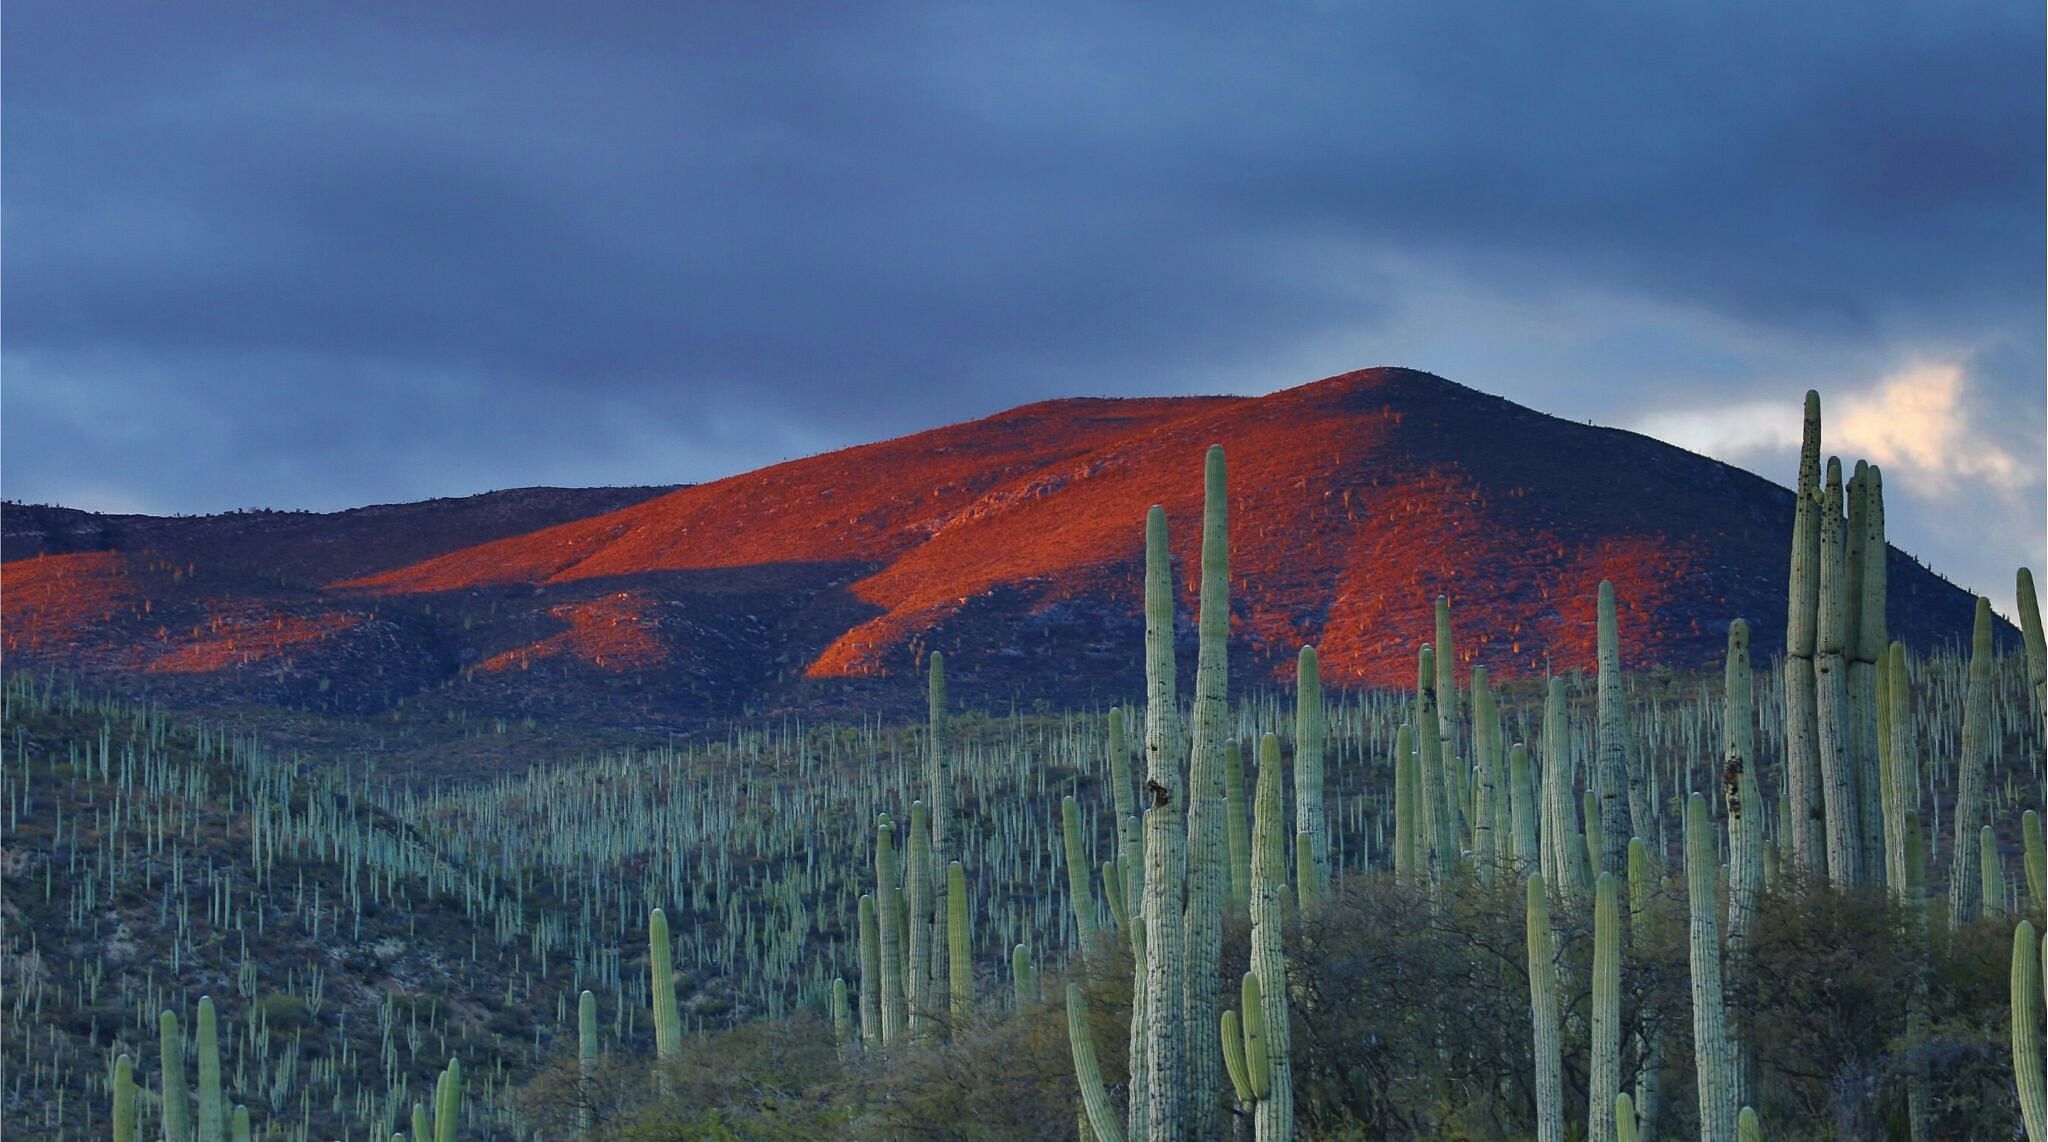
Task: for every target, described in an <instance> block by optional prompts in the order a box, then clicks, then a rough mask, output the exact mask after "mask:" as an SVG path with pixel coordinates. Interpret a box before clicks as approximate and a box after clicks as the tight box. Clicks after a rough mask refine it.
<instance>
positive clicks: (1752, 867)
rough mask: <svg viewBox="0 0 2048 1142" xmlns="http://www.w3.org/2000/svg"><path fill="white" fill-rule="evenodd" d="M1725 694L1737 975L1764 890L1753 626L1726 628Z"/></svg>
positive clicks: (1742, 1085)
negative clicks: (1751, 659)
mask: <svg viewBox="0 0 2048 1142" xmlns="http://www.w3.org/2000/svg"><path fill="white" fill-rule="evenodd" d="M1724 677H1725V682H1724V685H1723V688H1722V716H1721V729H1722V735H1723V737H1724V738H1725V749H1724V750H1723V753H1722V757H1723V761H1722V768H1721V788H1722V790H1723V793H1724V795H1725V796H1726V798H1727V803H1728V958H1729V968H1730V970H1732V971H1735V972H1742V971H1746V970H1747V967H1748V960H1747V957H1748V951H1749V933H1750V926H1751V925H1752V924H1753V923H1754V922H1755V919H1756V906H1757V897H1758V896H1760V895H1761V894H1762V892H1763V887H1764V805H1763V795H1762V793H1761V791H1760V790H1759V789H1758V787H1757V780H1756V712H1755V702H1754V700H1753V699H1752V697H1751V693H1750V687H1751V683H1752V678H1753V675H1752V674H1751V673H1750V668H1749V624H1748V623H1747V622H1745V621H1743V620H1742V619H1736V620H1735V621H1734V622H1732V623H1730V624H1728V660H1727V669H1726V671H1725V675H1724ZM1730 1052H1731V1056H1732V1057H1731V1065H1732V1067H1733V1073H1732V1075H1731V1078H1732V1079H1733V1081H1734V1083H1735V1090H1734V1093H1733V1097H1734V1101H1735V1103H1736V1104H1737V1105H1742V1104H1744V1103H1747V1102H1748V1101H1749V1073H1750V1052H1749V1043H1748V1041H1747V1038H1746V1037H1745V1035H1744V1034H1737V1033H1735V1032H1734V1030H1733V1029H1731V1031H1730Z"/></svg>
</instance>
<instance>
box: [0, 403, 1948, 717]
mask: <svg viewBox="0 0 2048 1142" xmlns="http://www.w3.org/2000/svg"><path fill="white" fill-rule="evenodd" d="M1798 415H1799V409H1798V407H1797V405H1796V404H1788V405H1787V408H1786V416H1787V417H1788V418H1791V417H1796V416H1798ZM1212 443H1220V444H1222V445H1223V446H1224V449H1225V451H1226V454H1227V456H1228V459H1229V464H1230V488H1231V505H1230V507H1231V528H1232V584H1231V587H1232V594H1233V603H1232V606H1233V617H1232V632H1233V642H1232V648H1231V655H1232V660H1231V666H1232V670H1233V672H1234V677H1235V678H1236V679H1237V680H1239V681H1240V682H1241V683H1243V684H1246V685H1257V684H1260V683H1262V682H1275V681H1279V680H1282V679H1284V678H1286V677H1288V676H1289V674H1290V672H1291V664H1292V661H1293V656H1294V652H1295V651H1296V649H1297V648H1298V647H1300V646H1301V645H1302V644H1303V643H1311V642H1312V643H1316V644H1317V645H1318V646H1319V647H1320V648H1321V650H1322V655H1323V658H1322V661H1323V670H1324V676H1325V678H1326V679H1327V680H1329V681H1330V682H1332V683H1334V684H1338V685H1348V686H1359V685H1386V686H1402V685H1412V683H1413V679H1414V669H1415V666H1414V661H1415V658H1414V656H1415V651H1416V648H1417V646H1418V645H1419V644H1420V643H1422V642H1425V641H1429V640H1431V639H1432V638H1433V637H1434V632H1433V625H1432V613H1431V612H1432V605H1433V600H1434V599H1435V597H1436V596H1437V595H1438V594H1446V595H1448V596H1450V598H1451V599H1452V602H1453V606H1454V609H1455V615H1456V628H1457V639H1456V646H1455V649H1456V654H1457V658H1458V662H1459V666H1460V670H1461V672H1462V671H1464V670H1466V669H1469V667H1470V665H1471V664H1474V663H1479V662H1483V663H1486V664H1487V665H1488V667H1489V668H1490V669H1491V671H1492V672H1493V673H1494V675H1495V677H1496V678H1502V679H1513V678H1517V677H1527V676H1530V675H1536V674H1541V673H1542V672H1543V671H1544V670H1545V669H1546V667H1548V668H1555V669H1569V668H1573V667H1590V665H1591V663H1592V658H1593V645H1592V644H1593V626H1594V624H1593V599H1594V592H1595V588H1596V587H1597V585H1598V583H1599V582H1600V580H1602V579H1609V580H1612V581H1613V582H1614V585H1615V589H1616V594H1617V597H1618V599H1619V601H1620V607H1621V619H1620V621H1621V630H1622V639H1623V648H1624V649H1623V654H1624V659H1625V665H1626V666H1628V667H1629V668H1636V667H1640V666H1645V665H1649V664H1653V663H1661V664H1666V665H1669V666H1672V667H1674V668H1679V669H1691V668H1695V667H1702V666H1706V665H1709V664H1711V663H1713V662H1715V661H1716V660H1717V659H1718V656H1719V655H1720V653H1721V651H1722V649H1723V647H1724V642H1725V635H1726V630H1727V624H1728V621H1729V620H1730V619H1732V618H1735V617H1738V616H1740V617H1747V618H1749V619H1750V620H1751V621H1752V624H1753V625H1754V628H1755V630H1756V633H1757V639H1756V642H1757V644H1758V645H1757V652H1758V655H1759V657H1760V658H1763V657H1765V656H1767V655H1768V654H1769V653H1771V652H1772V651H1774V650H1776V649H1778V648H1779V646H1780V645H1781V639H1782V622H1783V620H1782V618H1781V616H1782V615H1783V614H1784V612H1785V596H1784V590H1785V574H1786V565H1787V546H1788V541H1789V537H1790V535H1791V529H1792V499H1793V497H1792V494H1791V493H1790V492H1789V491H1787V490H1786V489H1784V488H1782V487H1779V486H1777V485H1775V484H1772V483H1770V482H1769V481H1766V480H1764V479H1762V478H1760V477H1757V476H1755V475H1752V474H1750V473H1747V472H1744V471H1741V470H1739V469H1735V468H1731V467H1729V466H1728V465H1725V464H1722V463H1719V462H1717V461H1714V460H1710V459H1707V458H1705V457H1702V456H1698V455H1695V454H1693V453H1689V452H1686V451H1684V450H1682V449H1678V448H1675V447H1672V446H1671V445H1668V444H1664V443H1661V442H1659V441H1656V440H1652V439H1649V438H1647V437H1644V436H1639V435H1636V434H1634V433H1629V432H1624V431H1621V430H1617V429H1611V428H1598V427H1593V426H1589V425H1585V424H1577V423H1572V422H1569V421H1565V420H1561V419H1559V418H1556V417H1552V416H1547V415H1544V414H1542V413H1538V412H1534V411H1531V410H1529V409H1526V408H1522V407H1520V406H1518V405H1515V404H1512V403H1510V402H1508V401H1506V400H1502V399H1500V398H1497V397H1492V396H1488V395H1485V394H1482V393H1479V392H1476V391H1474V390H1472V389H1468V388H1464V387H1462V386H1459V385H1456V384H1453V383H1451V382H1450V381H1447V380H1444V379H1442V378H1440V377H1436V376H1433V375H1430V374H1428V373H1422V372H1417V371H1413V370H1408V369H1394V368H1383V369H1370V370H1364V371H1360V372H1355V373H1347V374H1344V375H1342V376H1337V377H1332V378H1329V379H1327V380H1323V381H1318V382H1315V383H1313V384H1308V385H1303V386H1300V387H1298V388H1293V389H1288V390H1285V391H1283V392H1278V393H1274V394H1271V395H1269V396H1263V397H1181V398H1157V399H1071V400H1055V401H1047V402H1043V403H1039V404H1032V405H1026V406H1024V407H1021V408H1017V409H1012V410H1010V411H1008V412H1004V413H999V414H997V415H995V416H991V417H987V418H985V419H982V420H976V421H972V422H969V423H965V424H958V425H951V426H948V427H944V428H938V429H933V430H931V431H927V432H921V433H917V434H914V435H911V436H905V437H901V438H898V439H895V440H888V441H883V442H880V443H876V444H868V445H863V446H860V447H855V448H848V449H843V450H841V451H837V452H831V453H827V454H824V455H820V456H814V457H810V458H806V459H802V460H795V461H791V462H788V463H784V464H778V465H775V466H773V467H769V468H763V469H760V470H758V471H754V472H748V473H745V474H742V475H737V476H733V477H730V478H728V479H723V480H718V481H715V482H711V483H706V484H699V485H692V486H687V487H679V488H674V489H598V490H592V491H589V492H570V491H563V490H553V489H529V490H525V491H521V492H507V493H496V494H494V496H489V497H472V498H471V499H469V500H459V501H434V502H432V503H430V504H421V505H404V506H397V507H384V508H366V509H360V510H358V511H353V512H341V513H335V514H331V515H314V514H306V513H247V514H238V515H230V516H210V517H197V518H189V519H151V518H144V517H109V516H96V515H91V514H88V513H80V512H70V511H66V510H63V509H51V508H31V507H22V506H14V505H9V507H8V509H7V511H6V521H5V531H6V551H5V554H6V557H7V562H6V564H5V566H4V569H0V578H4V585H5V588H6V590H5V592H4V598H0V602H4V616H0V617H4V627H5V631H4V634H5V651H6V656H7V658H8V661H9V663H10V665H12V666H17V667H33V668H45V667H55V668H60V669H63V670H67V671H75V672H79V673H82V674H85V675H87V676H90V677H105V678H113V679H120V680H124V681H125V682H127V683H129V684H141V685H144V686H147V687H150V688H152V689H153V690H154V691H156V692H160V693H163V694H165V695H167V696H169V697H170V698H172V699H174V700H179V701H195V702H213V703H221V702H250V701H254V702H260V703H273V704H283V705H301V706H307V707H315V708H324V709H333V710H340V711H352V712H358V713H366V712H376V711H380V710H384V709H387V708H391V707H395V706H398V705H401V704H404V703H411V704H413V705H414V706H415V707H417V706H419V705H426V706H433V705H436V704H447V705H449V706H450V708H451V709H452V708H454V707H456V706H459V707H460V708H461V709H463V710H465V711H476V712H482V713H490V714H496V715H498V716H509V715H518V716H523V717H529V718H531V717H551V718H566V719H569V720H572V721H583V722H588V723H590V724H594V725H604V726H610V727H645V728H656V727H669V728H677V727H689V726H695V725H701V724H704V723H705V722H707V721H709V720H712V719H717V718H721V717H726V716H730V715H734V714H738V713H741V712H743V711H754V712H759V711H762V710H772V709H802V710H810V711H833V710H842V711H843V710H848V709H853V708H860V709H868V708H873V707H875V706H877V705H878V704H879V705H881V706H884V707H888V708H894V709H901V710H908V709H911V708H914V706H915V703H916V700H917V697H916V696H917V694H918V692H919V682H918V676H919V672H920V670H921V665H922V662H923V659H924V655H925V653H926V652H927V651H928V650H931V649H942V650H944V651H945V652H946V654H947V656H948V660H949V667H948V672H949V675H950V677H951V680H952V684H953V688H954V693H955V695H956V696H959V697H962V698H964V699H966V700H967V701H968V702H969V703H984V704H993V703H998V702H1009V701H1012V700H1017V699H1022V700H1024V701H1027V702H1028V701H1031V700H1034V699H1043V700H1046V701H1048V702H1049V703H1051V704H1054V705H1061V704H1070V703H1075V702H1084V701H1105V700H1121V699H1125V698H1128V697H1130V696H1133V695H1135V694H1136V693H1137V692H1138V691H1139V689H1140V685H1141V679H1142V657H1141V656H1142V649H1141V645H1140V643H1141V638H1140V634H1141V630H1142V617H1141V615H1140V609H1139V601H1140V586H1141V578H1142V558H1143V551H1142V547H1143V544H1142V524H1143V519H1144V514H1145V511H1146V509H1147V507H1148V505H1151V504H1154V503H1158V504H1162V505H1164V506H1165V508H1166V511H1167V515H1168V519H1169V522H1170V527H1171V529H1172V548H1173V553H1174V556H1175V560H1176V564H1177V568H1176V577H1177V580H1178V584H1179V587H1180V589H1181V596H1182V599H1181V604H1182V615H1181V624H1182V630H1181V632H1180V638H1181V641H1182V642H1183V645H1184V647H1185V648H1186V649H1188V650H1189V652H1190V653H1191V652H1192V638H1193V605H1194V598H1195V592H1196V582H1195V577H1196V575H1197V566H1198V560H1197V558H1196V549H1197V546H1198V544H1199V540H1200V537H1199V534H1198V533H1199V524H1200V515H1201V503H1200V500H1201V483H1202V481H1201V468H1202V456H1203V452H1204V450H1205V449H1206V448H1207V446H1208V445H1210V444H1212ZM1889 573H1890V588H1891V598H1890V622H1891V627H1892V631H1893V634H1894V637H1900V638H1904V639H1906V640H1907V641H1908V642H1909V643H1913V644H1921V645H1926V644H1933V643H1938V642H1942V641H1947V640H1950V639H1955V638H1958V637H1961V635H1962V633H1963V632H1966V631H1967V630H1968V628H1969V623H1970V608H1971V605H1972V603H1971V600H1970V597H1969V596H1968V595H1967V594H1966V593H1965V592H1963V591H1962V590H1960V589H1959V588H1957V587H1955V586H1953V585H1952V584H1950V583H1948V582H1947V581H1945V580H1943V579H1941V578H1939V577H1938V576H1936V575H1934V574H1933V573H1931V572H1930V571H1928V570H1927V569H1926V568H1925V567H1923V566H1922V565H1921V564H1920V563H1918V562H1917V561H1916V560H1914V559H1912V558H1911V557H1909V556H1906V555H1905V554H1903V553H1901V552H1899V551H1897V550H1896V549H1893V550H1892V551H1891V552H1890V553H1889Z"/></svg>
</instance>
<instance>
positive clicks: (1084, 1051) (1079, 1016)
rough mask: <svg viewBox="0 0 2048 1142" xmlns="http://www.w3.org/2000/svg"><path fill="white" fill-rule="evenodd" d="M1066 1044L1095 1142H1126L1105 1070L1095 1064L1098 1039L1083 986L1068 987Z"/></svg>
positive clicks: (1069, 985)
mask: <svg viewBox="0 0 2048 1142" xmlns="http://www.w3.org/2000/svg"><path fill="white" fill-rule="evenodd" d="M1067 1045H1068V1046H1069V1047H1070V1048H1071V1049H1072V1051H1073V1055H1074V1077H1075V1079H1076V1080H1077V1081H1078V1082H1079V1083H1080V1085H1081V1106H1082V1109H1083V1110H1084V1111H1085V1112H1086V1121H1087V1123H1088V1126H1089V1127H1090V1128H1091V1129H1092V1130H1093V1131H1094V1135H1095V1139H1096V1142H1123V1139H1124V1130H1123V1125H1122V1124H1121V1123H1119V1122H1118V1121H1117V1120H1116V1109H1115V1108H1114V1107H1112V1106H1111V1105H1110V1102H1109V1091H1108V1090H1107V1089H1105V1088H1104V1087H1103V1085H1102V1068H1101V1067H1100V1066H1098V1065H1097V1064H1096V1062H1095V1038H1094V1035H1093V1033H1092V1032H1090V1031H1089V1029H1088V1000H1087V999H1086V998H1085V997H1084V996H1082V994H1081V985H1080V984H1077V983H1069V984H1068V985H1067Z"/></svg>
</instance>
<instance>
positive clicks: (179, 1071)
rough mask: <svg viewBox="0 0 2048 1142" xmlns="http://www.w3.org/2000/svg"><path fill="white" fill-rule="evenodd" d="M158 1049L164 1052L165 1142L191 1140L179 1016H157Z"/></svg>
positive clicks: (175, 1013) (173, 1014) (182, 1040)
mask: <svg viewBox="0 0 2048 1142" xmlns="http://www.w3.org/2000/svg"><path fill="white" fill-rule="evenodd" d="M156 1026H157V1045H158V1046H159V1047H160V1048H161V1049H162V1052H163V1056H162V1057H163V1064H162V1067H161V1070H162V1072H163V1074H162V1089H163V1122H164V1138H165V1142H187V1140H188V1139H190V1138H191V1137H192V1119H191V1113H192V1111H191V1105H190V1103H188V1102H187V1101H186V1100H187V1099H189V1098H190V1097H191V1096H190V1094H189V1092H188V1088H187V1087H186V1086H185V1034H184V1032H183V1031H181V1030H180V1029H179V1027H178V1013H177V1012H175V1011H170V1010H165V1011H164V1013H163V1014H161V1015H159V1016H157V1021H156Z"/></svg>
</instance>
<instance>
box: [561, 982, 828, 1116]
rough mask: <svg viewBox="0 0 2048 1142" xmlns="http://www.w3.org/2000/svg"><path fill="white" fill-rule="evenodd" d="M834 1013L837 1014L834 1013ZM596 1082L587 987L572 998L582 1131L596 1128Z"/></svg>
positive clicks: (593, 1013) (593, 1017)
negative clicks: (593, 1104) (593, 1105)
mask: <svg viewBox="0 0 2048 1142" xmlns="http://www.w3.org/2000/svg"><path fill="white" fill-rule="evenodd" d="M833 982H834V983H835V984H837V988H836V994H837V995H838V998H839V1003H838V1008H840V1009H843V1008H844V1007H845V1006H846V981H845V980H835V981H833ZM835 1013H838V1012H837V1011H835ZM840 1022H841V1023H842V1024H843V1023H844V1022H845V1016H844V1015H843V1014H840ZM837 1030H838V1031H839V1035H840V1039H841V1041H844V1039H845V1037H846V1034H847V1028H846V1027H844V1026H841V1027H839V1028H838V1029H837ZM596 1079H597V996H595V995H593V994H591V991H590V989H589V988H584V989H583V994H581V995H579V996H577V997H576V1083H577V1086H578V1087H579V1088H580V1089H578V1091H577V1092H576V1127H577V1129H579V1130H583V1131H586V1132H587V1131H589V1130H590V1128H591V1127H592V1126H594V1125H596V1122H595V1121H594V1116H593V1115H592V1113H591V1105H590V1100H591V1096H592V1093H593V1089H592V1086H591V1084H592V1083H593V1082H595V1081H596Z"/></svg>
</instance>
